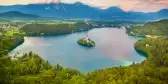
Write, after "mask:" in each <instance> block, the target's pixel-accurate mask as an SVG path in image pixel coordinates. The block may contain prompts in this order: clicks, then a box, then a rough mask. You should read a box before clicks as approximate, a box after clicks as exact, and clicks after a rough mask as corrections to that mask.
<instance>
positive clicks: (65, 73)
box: [0, 20, 168, 84]
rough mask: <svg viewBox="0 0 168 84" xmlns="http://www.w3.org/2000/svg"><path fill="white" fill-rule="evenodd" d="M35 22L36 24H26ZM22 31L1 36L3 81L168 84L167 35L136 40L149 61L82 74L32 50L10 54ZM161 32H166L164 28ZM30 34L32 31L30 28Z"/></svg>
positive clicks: (1, 83)
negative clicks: (52, 61) (52, 63)
mask: <svg viewBox="0 0 168 84" xmlns="http://www.w3.org/2000/svg"><path fill="white" fill-rule="evenodd" d="M162 21H163V22H162ZM162 21H159V22H158V23H160V22H161V23H163V24H165V25H167V23H168V22H165V21H167V20H162ZM164 22H165V23H164ZM156 23H157V22H156ZM161 23H160V24H161ZM147 24H152V23H147ZM147 24H145V25H147ZM32 25H34V26H35V25H37V24H31V25H26V26H32ZM40 25H41V24H40ZM44 25H45V24H44ZM51 25H52V26H53V24H51ZM47 26H48V24H47ZM41 27H43V29H46V27H44V26H40V27H39V28H41ZM165 27H166V26H165ZM165 27H164V26H163V28H165ZM23 28H25V27H23ZM27 28H29V27H27ZM27 28H26V29H27ZM47 28H48V27H47ZM51 28H53V27H51ZM135 29H136V28H135ZM32 30H33V29H32ZM139 30H140V31H141V29H139ZM147 30H148V29H147ZM23 31H25V32H26V30H23V29H22V30H21V31H20V30H10V31H5V32H4V33H2V34H1V35H0V37H1V39H0V43H1V44H0V49H1V50H0V51H1V52H0V84H168V37H166V36H156V37H155V38H153V37H146V38H145V39H142V40H139V41H138V42H136V43H135V49H137V50H139V51H143V52H145V53H146V54H147V58H146V60H145V61H143V62H142V63H138V64H135V63H133V64H132V65H130V66H118V67H112V68H110V67H109V68H105V69H100V70H95V71H92V72H89V73H88V74H82V73H80V72H79V71H77V70H75V69H69V68H63V67H62V66H60V65H59V64H55V65H51V64H50V63H49V62H48V61H47V60H43V59H42V58H41V57H40V56H38V55H37V54H34V53H33V52H30V53H25V54H23V55H22V56H18V55H15V56H13V57H11V56H8V52H9V51H10V49H11V48H12V47H15V46H16V44H18V43H20V42H21V41H22V39H23V36H24V35H25V33H24V32H23ZM27 31H28V30H27ZM35 31H38V30H35ZM53 31H55V30H53ZM158 31H159V32H161V33H162V34H163V32H162V31H160V30H158ZM164 32H165V31H164ZM27 33H28V34H29V33H30V31H28V32H26V34H27ZM40 33H44V30H43V31H42V32H38V34H40ZM147 34H148V33H147ZM162 34H156V35H162ZM144 35H145V34H144ZM154 35H155V33H154ZM163 35H165V34H163ZM56 61H57V60H56Z"/></svg>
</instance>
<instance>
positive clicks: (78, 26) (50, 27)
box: [21, 23, 91, 35]
mask: <svg viewBox="0 0 168 84" xmlns="http://www.w3.org/2000/svg"><path fill="white" fill-rule="evenodd" d="M89 28H91V26H90V25H87V24H85V23H73V24H69V23H65V24H28V25H25V26H24V27H22V28H21V30H22V31H24V32H26V34H27V35H51V34H68V33H72V32H77V31H81V30H88V29H89Z"/></svg>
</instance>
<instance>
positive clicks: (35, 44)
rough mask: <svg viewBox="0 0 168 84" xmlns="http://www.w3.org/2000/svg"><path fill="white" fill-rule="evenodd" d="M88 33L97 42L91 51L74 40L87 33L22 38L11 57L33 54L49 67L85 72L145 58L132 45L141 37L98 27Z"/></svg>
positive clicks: (127, 63)
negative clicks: (17, 54) (18, 53)
mask: <svg viewBox="0 0 168 84" xmlns="http://www.w3.org/2000/svg"><path fill="white" fill-rule="evenodd" d="M88 34H89V37H90V38H91V39H92V40H94V41H95V42H96V46H95V47H94V48H91V49H88V48H85V47H82V46H80V45H78V44H77V40H78V39H80V38H82V37H84V36H85V35H86V32H81V33H74V34H70V35H61V36H47V37H25V42H24V43H23V44H22V45H20V46H19V47H17V48H16V49H15V50H14V51H12V52H11V54H14V53H16V52H21V53H23V52H24V53H25V52H29V51H33V52H35V53H37V54H39V55H40V56H41V57H42V58H44V59H46V60H48V61H49V62H50V63H51V64H56V63H59V64H61V65H62V66H64V67H69V68H76V69H78V70H80V71H82V72H84V73H86V72H88V71H92V70H95V69H101V68H107V67H112V66H119V65H130V64H132V62H141V61H143V60H144V59H145V57H143V56H141V55H139V54H138V53H137V52H136V51H135V49H134V42H135V41H137V40H138V39H140V38H139V37H136V38H133V37H131V36H128V35H126V33H125V30H122V29H117V28H101V29H93V30H91V31H89V32H88Z"/></svg>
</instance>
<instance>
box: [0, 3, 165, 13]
mask: <svg viewBox="0 0 168 84" xmlns="http://www.w3.org/2000/svg"><path fill="white" fill-rule="evenodd" d="M0 1H1V3H0V5H14V4H30V3H50V2H54V3H58V2H64V3H74V2H82V3H85V4H88V5H90V6H95V7H100V8H103V9H104V8H108V7H111V6H119V7H120V8H122V9H123V10H125V11H131V10H133V11H143V12H151V11H158V10H160V9H164V8H168V0H5V1H4V0H0Z"/></svg>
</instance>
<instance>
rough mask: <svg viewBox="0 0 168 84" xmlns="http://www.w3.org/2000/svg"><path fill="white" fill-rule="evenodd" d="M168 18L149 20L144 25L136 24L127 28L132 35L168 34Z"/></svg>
mask: <svg viewBox="0 0 168 84" xmlns="http://www.w3.org/2000/svg"><path fill="white" fill-rule="evenodd" d="M167 32H168V20H160V21H157V22H149V23H146V24H145V25H143V26H134V27H132V28H130V29H127V33H128V34H130V35H168V33H167Z"/></svg>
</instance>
